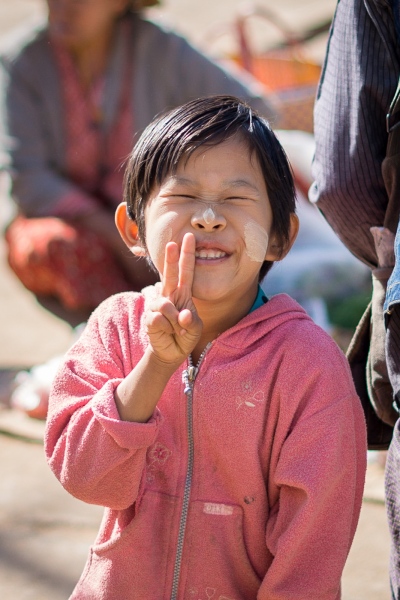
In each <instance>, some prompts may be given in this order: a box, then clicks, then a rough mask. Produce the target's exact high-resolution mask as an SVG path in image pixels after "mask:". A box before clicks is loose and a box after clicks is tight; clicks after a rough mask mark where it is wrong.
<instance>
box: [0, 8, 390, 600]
mask: <svg viewBox="0 0 400 600" xmlns="http://www.w3.org/2000/svg"><path fill="white" fill-rule="evenodd" d="M258 4H259V5H261V6H264V7H267V8H272V9H273V10H274V11H278V10H279V13H278V14H279V15H280V16H281V18H282V19H284V20H285V22H287V23H288V24H289V25H290V26H291V27H292V28H293V29H294V30H299V31H300V30H303V29H305V28H308V27H311V26H313V25H315V24H317V23H318V22H319V21H321V20H323V19H325V18H329V17H330V16H331V15H332V14H333V10H334V6H335V2H334V1H333V0H324V2H320V1H319V0H303V1H302V0H281V2H280V3H279V5H278V6H277V5H276V3H274V2H273V0H264V1H260V2H259V3H258ZM240 5H241V6H243V3H241V2H239V1H236V0H219V2H215V0H170V1H165V2H164V3H163V7H162V8H161V9H156V10H154V11H153V12H154V13H155V12H156V11H158V12H157V14H158V15H159V16H160V17H162V18H163V19H164V20H167V21H169V22H170V23H171V24H173V25H175V26H176V27H177V28H178V29H180V30H181V31H182V32H183V33H185V34H186V35H188V36H189V37H190V38H191V39H192V40H193V41H194V42H195V43H197V44H199V45H200V46H202V47H204V48H206V49H207V50H209V51H210V52H213V53H220V52H222V51H228V50H232V49H233V48H234V43H235V36H234V33H233V31H234V29H233V22H234V16H235V14H236V13H237V11H238V10H239V6H240ZM43 7H44V1H41V0H15V1H14V2H9V1H8V0H1V2H0V41H1V38H2V37H3V36H5V35H6V34H7V32H8V31H9V30H10V29H11V27H14V26H16V25H18V24H19V23H20V22H21V20H23V19H24V18H26V17H29V16H35V15H37V14H39V13H40V12H43V10H44V8H43ZM217 31H218V33H221V35H218V36H217V35H216V32H217ZM276 36H277V31H276V28H275V27H274V26H271V25H269V24H266V23H264V24H262V19H258V18H254V23H253V24H252V25H251V27H250V37H251V41H252V43H253V44H254V47H255V48H261V47H262V46H263V45H264V44H266V43H267V42H268V43H269V42H271V41H273V40H274V39H275V38H276ZM325 43H326V37H325V38H321V39H319V40H316V41H314V42H313V43H312V44H310V45H309V46H308V47H307V52H309V53H310V55H312V56H313V57H315V58H320V57H321V56H322V54H323V50H324V45H325ZM0 199H1V202H0V220H1V221H2V222H4V220H5V219H6V217H7V214H8V211H9V205H8V203H7V201H6V190H5V189H4V183H3V182H2V181H0ZM0 314H1V315H2V319H1V329H0V341H1V344H0V393H1V389H3V391H4V389H5V383H6V381H7V376H8V374H9V373H10V372H13V370H14V369H19V368H23V367H30V366H33V365H37V364H41V363H42V362H44V361H46V360H48V359H49V358H52V357H53V356H54V355H56V354H58V353H62V352H64V351H65V350H66V349H67V348H68V346H69V344H70V342H71V340H72V336H73V334H72V330H71V328H70V327H69V325H67V324H66V323H65V322H64V321H62V320H60V319H58V318H56V317H55V316H54V315H53V314H51V313H50V312H48V311H46V310H45V309H44V308H43V307H41V306H40V305H39V304H38V303H37V302H36V300H35V298H34V297H33V296H32V295H31V294H30V293H29V292H27V291H26V290H25V289H24V288H23V287H22V285H21V284H20V283H19V282H18V281H17V279H16V278H15V277H14V275H13V274H12V273H11V272H10V270H9V269H8V267H7V265H6V260H5V249H4V244H3V243H2V242H0ZM2 385H3V388H2V387H1V386H2ZM0 402H1V398H0ZM42 436H43V423H41V422H38V421H33V420H32V419H28V418H26V417H24V416H22V415H20V414H16V413H15V412H14V411H10V410H8V409H4V408H3V410H1V409H0V481H1V486H0V490H1V492H0V598H1V599H2V600H66V599H67V598H68V596H69V594H70V592H71V591H72V589H73V587H74V584H75V582H76V580H77V578H78V577H79V575H80V572H81V570H82V568H83V565H84V562H85V559H86V555H87V552H88V548H89V545H90V543H91V542H92V541H93V539H94V537H95V534H96V530H97V527H98V523H99V519H100V515H101V509H99V508H98V507H93V506H88V505H85V504H83V503H82V502H79V501H78V500H75V499H74V498H72V497H71V496H69V495H68V494H67V493H66V492H65V491H64V490H63V489H62V488H61V486H60V485H59V483H58V482H57V481H56V479H55V478H54V476H53V475H52V474H51V472H50V470H49V468H48V467H47V465H46V463H45V459H44V452H43V445H42ZM370 458H371V461H370V464H369V468H368V476H367V485H366V489H365V496H364V503H363V509H362V514H361V519H360V524H359V527H358V530H357V534H356V538H355V541H354V544H353V547H352V550H351V553H350V556H349V559H348V562H347V565H346V568H345V572H344V577H343V600H389V598H390V593H389V586H388V556H389V535H388V531H387V525H386V517H385V508H384V503H383V468H382V466H381V465H380V464H379V462H377V460H375V459H376V458H377V457H376V456H375V455H371V457H370ZM121 600H123V599H121Z"/></svg>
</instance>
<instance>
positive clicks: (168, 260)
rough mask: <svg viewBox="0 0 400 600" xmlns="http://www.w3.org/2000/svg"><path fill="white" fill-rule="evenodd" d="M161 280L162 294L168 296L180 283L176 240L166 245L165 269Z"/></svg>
mask: <svg viewBox="0 0 400 600" xmlns="http://www.w3.org/2000/svg"><path fill="white" fill-rule="evenodd" d="M161 281H162V289H161V294H162V295H163V296H164V297H166V298H168V297H169V296H171V294H172V293H173V292H174V291H175V290H176V288H177V287H178V283H179V250H178V246H177V245H176V244H175V242H169V243H168V244H167V245H166V247H165V256H164V270H163V274H162V277H161Z"/></svg>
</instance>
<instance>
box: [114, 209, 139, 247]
mask: <svg viewBox="0 0 400 600" xmlns="http://www.w3.org/2000/svg"><path fill="white" fill-rule="evenodd" d="M115 224H116V226H117V229H118V231H119V234H120V236H121V237H122V239H123V240H124V242H125V244H126V245H127V246H128V248H129V250H130V251H131V252H132V254H134V255H135V256H146V250H145V248H144V247H143V244H142V242H141V241H140V240H139V237H138V227H137V225H136V222H135V221H132V219H130V218H129V216H128V212H127V210H126V202H121V204H119V206H117V210H116V211H115Z"/></svg>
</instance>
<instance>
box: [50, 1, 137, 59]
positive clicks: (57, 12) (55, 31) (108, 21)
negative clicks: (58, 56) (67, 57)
mask: <svg viewBox="0 0 400 600" xmlns="http://www.w3.org/2000/svg"><path fill="white" fill-rule="evenodd" d="M47 5H48V9H49V28H50V33H51V35H52V36H53V37H54V38H55V39H56V40H57V41H59V42H60V43H61V44H63V45H64V46H65V47H66V48H67V49H68V50H71V51H73V50H79V49H80V48H81V47H84V46H85V45H86V44H90V43H91V42H92V41H93V40H95V39H97V38H99V37H102V36H105V35H109V33H110V31H111V30H112V28H113V25H114V21H115V19H116V18H117V17H118V16H119V15H120V14H121V13H122V12H123V10H125V8H126V7H127V6H128V0H47Z"/></svg>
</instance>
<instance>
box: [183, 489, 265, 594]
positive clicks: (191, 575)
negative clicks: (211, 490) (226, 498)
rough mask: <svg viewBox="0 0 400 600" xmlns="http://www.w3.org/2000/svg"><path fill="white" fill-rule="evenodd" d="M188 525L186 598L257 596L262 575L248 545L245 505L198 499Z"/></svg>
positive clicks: (190, 514)
mask: <svg viewBox="0 0 400 600" xmlns="http://www.w3.org/2000/svg"><path fill="white" fill-rule="evenodd" d="M188 525H189V527H188V529H189V532H188V536H187V538H186V541H187V547H186V548H187V552H188V556H189V561H188V569H187V573H186V574H185V575H186V595H185V598H186V597H187V598H192V597H199V598H208V597H210V598H211V597H212V598H213V600H214V598H215V600H219V599H220V598H229V599H230V600H247V599H249V600H250V599H251V600H254V598H256V596H257V592H258V590H259V588H260V585H261V578H260V577H259V576H258V575H257V573H256V571H255V570H254V568H253V566H252V564H251V561H250V558H249V555H248V552H247V549H246V543H245V538H244V531H243V509H242V507H241V506H238V505H232V504H220V503H214V502H200V501H196V502H193V503H192V504H191V509H190V513H189V521H188ZM185 554H186V552H185ZM194 594H198V596H194Z"/></svg>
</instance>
